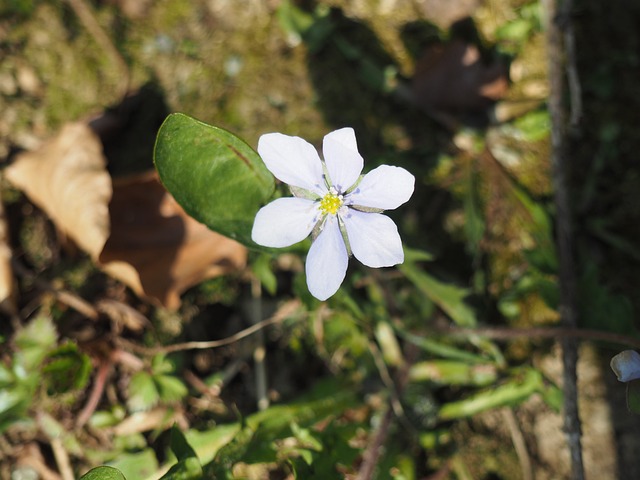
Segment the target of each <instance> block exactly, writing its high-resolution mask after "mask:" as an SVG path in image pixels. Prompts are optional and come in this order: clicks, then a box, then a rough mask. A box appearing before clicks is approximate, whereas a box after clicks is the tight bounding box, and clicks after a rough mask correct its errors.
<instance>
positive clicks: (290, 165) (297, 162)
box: [258, 133, 327, 196]
mask: <svg viewBox="0 0 640 480" xmlns="http://www.w3.org/2000/svg"><path fill="white" fill-rule="evenodd" d="M258 153H259V154H260V156H261V157H262V160H264V164H265V165H266V166H267V168H268V169H269V171H270V172H271V173H273V175H275V177H276V178H277V179H278V180H281V181H283V182H284V183H286V184H288V185H293V186H295V187H300V188H305V189H307V190H311V191H312V192H315V193H317V194H318V195H320V196H322V195H324V193H326V191H327V188H326V186H325V184H324V179H323V174H322V163H321V161H320V157H319V156H318V152H317V151H316V149H315V148H314V146H313V145H311V144H310V143H309V142H307V141H306V140H303V139H302V138H300V137H290V136H289V135H283V134H281V133H267V134H265V135H262V136H261V137H260V140H258Z"/></svg>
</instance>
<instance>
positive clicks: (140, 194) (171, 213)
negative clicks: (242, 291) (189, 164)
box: [99, 172, 247, 309]
mask: <svg viewBox="0 0 640 480" xmlns="http://www.w3.org/2000/svg"><path fill="white" fill-rule="evenodd" d="M109 210H110V214H111V225H112V232H111V236H110V237H109V239H108V240H107V243H106V245H105V248H104V251H103V252H102V253H101V255H100V259H99V260H100V262H101V264H102V265H103V267H104V269H105V270H106V271H107V272H108V273H109V274H111V275H112V276H114V277H115V278H118V279H119V280H121V281H122V282H124V283H126V284H127V285H129V286H130V287H131V288H132V289H133V290H134V291H135V292H136V293H138V294H144V295H146V296H148V297H152V298H155V299H157V300H158V301H159V302H160V303H162V304H163V305H164V306H166V307H168V308H172V309H173V308H177V307H178V306H179V305H180V294H181V293H182V292H184V291H185V290H186V289H188V288H189V287H191V286H193V285H196V284H198V283H200V282H202V281H203V280H205V279H207V278H212V277H215V276H218V275H222V274H225V273H228V272H230V271H234V270H238V269H240V268H242V267H244V265H245V263H246V256H247V253H246V249H245V248H244V247H243V246H241V245H240V244H239V243H237V242H235V241H233V240H231V239H229V238H227V237H224V236H222V235H220V234H217V233H215V232H212V231H210V230H209V229H208V228H207V227H206V226H204V225H203V224H201V223H199V222H197V221H196V220H194V219H193V218H191V217H189V216H188V215H187V214H186V213H185V212H184V210H182V208H181V207H180V206H179V205H178V204H177V203H176V201H175V200H174V199H173V197H172V196H171V195H170V194H169V193H167V192H166V190H165V189H164V187H162V185H161V184H160V182H159V181H158V179H157V176H156V175H155V173H153V172H152V173H150V174H143V175H137V176H134V177H130V178H128V179H125V180H119V181H117V182H115V184H114V189H113V199H112V201H111V204H110V207H109Z"/></svg>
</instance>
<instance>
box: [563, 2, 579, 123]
mask: <svg viewBox="0 0 640 480" xmlns="http://www.w3.org/2000/svg"><path fill="white" fill-rule="evenodd" d="M572 7H573V0H565V1H564V4H563V12H562V16H563V17H564V19H565V20H564V50H565V56H566V63H567V66H566V70H567V84H568V85H567V86H568V87H569V98H570V104H569V112H570V114H569V125H570V126H571V128H574V129H575V128H577V127H578V125H579V123H580V120H581V119H582V87H581V86H580V76H579V75H578V65H577V63H578V62H577V57H576V36H575V33H574V30H573V21H572V18H571V15H572Z"/></svg>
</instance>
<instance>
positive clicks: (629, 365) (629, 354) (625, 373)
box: [611, 350, 640, 382]
mask: <svg viewBox="0 0 640 480" xmlns="http://www.w3.org/2000/svg"><path fill="white" fill-rule="evenodd" d="M611 369H612V370H613V371H614V372H615V374H616V376H617V377H618V380H620V381H621V382H630V381H631V380H636V379H638V378H640V354H638V352H636V351H635V350H625V351H623V352H620V353H619V354H617V355H616V356H615V357H613V358H612V359H611Z"/></svg>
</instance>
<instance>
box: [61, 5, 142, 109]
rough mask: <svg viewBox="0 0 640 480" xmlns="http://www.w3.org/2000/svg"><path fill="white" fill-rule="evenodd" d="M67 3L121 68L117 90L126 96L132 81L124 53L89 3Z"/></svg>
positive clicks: (119, 68)
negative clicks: (106, 30) (103, 26)
mask: <svg viewBox="0 0 640 480" xmlns="http://www.w3.org/2000/svg"><path fill="white" fill-rule="evenodd" d="M67 3H69V5H70V6H71V8H72V9H73V11H74V13H75V14H76V15H77V16H78V18H79V19H80V23H82V25H83V26H84V28H86V29H87V31H88V32H89V33H90V34H91V35H92V36H93V38H94V39H95V41H96V43H97V44H98V45H100V48H102V49H103V50H104V51H105V53H106V54H107V55H108V57H109V59H110V60H111V62H112V63H113V65H114V66H115V68H116V69H117V70H119V72H120V75H118V78H120V81H119V82H118V86H117V92H118V95H119V97H120V99H122V98H124V97H125V95H126V94H127V91H128V90H129V81H130V78H129V77H130V75H129V67H128V66H127V63H126V62H125V61H124V59H123V58H122V55H120V52H118V49H117V48H116V47H115V45H114V44H113V42H112V41H111V39H110V38H109V36H108V35H107V34H106V33H105V31H104V29H103V28H102V27H101V26H100V24H99V23H98V21H97V20H96V17H95V15H94V14H93V12H92V11H91V8H90V7H89V5H87V3H86V2H85V1H84V0H67Z"/></svg>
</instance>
